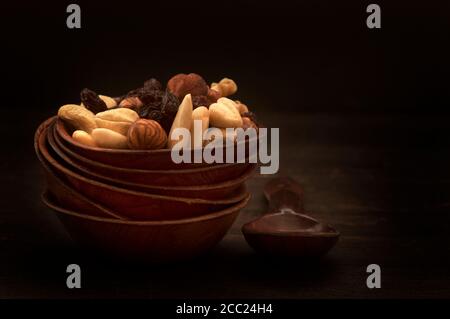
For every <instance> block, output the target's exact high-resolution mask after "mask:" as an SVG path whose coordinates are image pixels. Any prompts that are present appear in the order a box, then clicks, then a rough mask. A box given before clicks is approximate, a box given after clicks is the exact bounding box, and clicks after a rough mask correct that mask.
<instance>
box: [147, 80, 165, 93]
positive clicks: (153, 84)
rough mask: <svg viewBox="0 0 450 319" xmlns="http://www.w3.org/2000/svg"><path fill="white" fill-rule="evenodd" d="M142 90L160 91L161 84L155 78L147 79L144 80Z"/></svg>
mask: <svg viewBox="0 0 450 319" xmlns="http://www.w3.org/2000/svg"><path fill="white" fill-rule="evenodd" d="M143 88H144V90H145V91H154V90H156V91H162V85H161V83H160V82H159V81H158V80H157V79H153V78H151V79H149V80H147V81H145V82H144V87H143Z"/></svg>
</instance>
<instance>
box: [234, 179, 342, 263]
mask: <svg viewBox="0 0 450 319" xmlns="http://www.w3.org/2000/svg"><path fill="white" fill-rule="evenodd" d="M264 194H265V196H266V198H267V199H268V200H269V203H270V210H269V211H270V213H268V214H266V215H263V216H261V217H259V218H257V219H255V220H253V221H250V222H248V223H247V224H245V225H244V226H243V227H242V233H243V234H244V237H245V239H246V240H247V242H248V244H249V245H250V246H251V247H252V248H253V249H255V251H256V252H258V253H262V254H265V255H276V256H283V257H320V256H322V255H324V254H326V253H327V252H328V251H329V250H330V249H331V248H332V247H333V246H334V245H335V244H336V242H337V241H338V239H339V235H340V234H339V232H338V231H337V230H336V229H334V228H333V227H332V226H330V225H328V224H326V223H322V222H319V221H318V220H316V219H314V218H312V217H310V216H308V215H307V214H305V213H303V204H302V196H303V191H302V190H301V187H300V186H299V185H298V184H297V183H296V182H295V181H293V180H292V179H288V178H283V179H280V178H277V179H274V180H272V181H270V182H269V183H268V184H267V185H266V187H265V190H264Z"/></svg>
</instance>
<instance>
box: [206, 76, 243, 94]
mask: <svg viewBox="0 0 450 319" xmlns="http://www.w3.org/2000/svg"><path fill="white" fill-rule="evenodd" d="M211 89H212V90H215V91H217V92H219V93H220V95H221V96H230V95H232V94H234V93H236V91H237V85H236V82H234V81H233V80H232V79H229V78H223V79H222V80H220V82H219V83H212V84H211Z"/></svg>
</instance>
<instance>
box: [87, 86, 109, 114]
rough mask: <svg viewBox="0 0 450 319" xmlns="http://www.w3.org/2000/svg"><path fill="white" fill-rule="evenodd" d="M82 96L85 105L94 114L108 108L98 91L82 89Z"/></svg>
mask: <svg viewBox="0 0 450 319" xmlns="http://www.w3.org/2000/svg"><path fill="white" fill-rule="evenodd" d="M80 98H81V102H82V103H83V105H84V106H85V107H86V108H87V109H88V110H91V111H92V112H93V113H94V114H96V113H98V112H103V111H106V110H107V109H108V108H107V107H106V103H105V102H104V101H103V100H102V99H101V98H100V97H99V96H98V95H97V93H95V92H94V91H92V90H89V89H87V88H85V89H83V90H81V93H80Z"/></svg>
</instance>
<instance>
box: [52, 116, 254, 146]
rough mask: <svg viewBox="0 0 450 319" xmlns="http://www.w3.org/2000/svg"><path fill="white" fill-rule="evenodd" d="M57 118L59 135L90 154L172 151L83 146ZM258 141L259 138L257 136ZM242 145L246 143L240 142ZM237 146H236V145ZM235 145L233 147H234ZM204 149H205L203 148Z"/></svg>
mask: <svg viewBox="0 0 450 319" xmlns="http://www.w3.org/2000/svg"><path fill="white" fill-rule="evenodd" d="M55 117H56V118H57V120H56V130H57V132H58V134H59V135H60V136H61V137H62V138H63V139H64V140H65V141H67V142H68V143H71V144H73V145H75V146H76V147H78V148H82V149H84V150H87V151H90V152H96V153H109V154H148V155H149V154H160V153H161V154H164V153H170V152H171V149H169V148H163V149H159V150H131V149H115V148H103V147H96V146H88V145H85V144H81V143H79V142H77V141H75V140H74V139H73V138H72V136H71V135H70V134H69V132H68V131H67V127H66V125H65V123H64V121H62V120H61V119H60V118H59V117H58V116H57V115H56V116H55ZM257 140H258V136H257ZM240 143H246V142H245V141H244V142H240ZM234 145H235V144H234ZM234 145H233V147H234ZM202 149H203V147H202Z"/></svg>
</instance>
